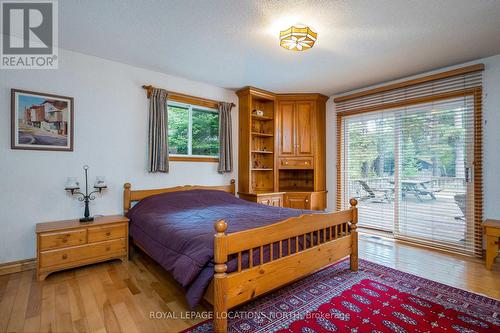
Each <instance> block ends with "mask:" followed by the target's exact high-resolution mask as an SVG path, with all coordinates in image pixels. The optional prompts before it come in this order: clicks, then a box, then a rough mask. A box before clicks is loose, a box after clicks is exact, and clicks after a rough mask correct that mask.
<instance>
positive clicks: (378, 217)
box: [358, 191, 466, 246]
mask: <svg viewBox="0 0 500 333" xmlns="http://www.w3.org/2000/svg"><path fill="white" fill-rule="evenodd" d="M455 194H456V192H455V191H441V192H438V193H436V194H435V195H436V200H433V199H431V198H430V197H429V196H423V201H422V202H420V201H419V200H418V199H417V198H416V197H415V196H413V195H411V194H410V195H408V196H407V197H406V198H404V199H403V200H401V202H400V207H401V213H400V214H401V215H400V223H399V234H401V235H405V236H407V237H418V238H425V239H428V240H430V241H440V242H446V243H451V244H453V245H458V246H461V245H463V244H464V239H465V237H466V224H465V221H464V220H463V219H457V218H456V217H461V216H463V214H462V211H461V210H460V208H459V207H458V205H457V204H456V202H455V200H454V195H455ZM358 208H359V226H360V227H368V228H374V229H380V230H384V231H389V232H393V228H394V227H393V226H394V202H386V201H385V202H384V201H383V200H376V199H369V200H360V201H359V204H358ZM403 222H404V223H403ZM443 231H445V232H443Z"/></svg>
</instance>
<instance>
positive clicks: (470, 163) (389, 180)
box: [336, 67, 482, 256]
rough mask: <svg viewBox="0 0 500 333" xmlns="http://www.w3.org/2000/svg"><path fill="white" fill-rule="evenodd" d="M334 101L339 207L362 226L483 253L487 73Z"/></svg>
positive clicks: (458, 76) (473, 72)
mask: <svg viewBox="0 0 500 333" xmlns="http://www.w3.org/2000/svg"><path fill="white" fill-rule="evenodd" d="M476 69H477V70H471V71H466V72H464V73H460V74H457V75H451V76H448V77H446V76H445V77H443V78H439V79H435V80H430V81H425V80H424V81H422V82H420V83H419V82H417V83H415V84H412V85H408V86H402V87H399V88H396V89H389V90H381V91H379V92H375V93H373V94H369V95H366V96H365V95H361V96H359V97H354V98H350V99H344V100H343V99H340V101H338V100H337V101H336V103H337V104H336V110H337V115H338V119H337V120H338V121H337V124H338V126H339V128H338V132H339V133H338V135H339V137H338V138H339V140H338V144H339V147H338V148H339V155H338V158H339V167H338V171H339V173H338V181H339V185H338V186H339V190H340V191H339V192H338V193H340V194H341V195H340V196H339V197H338V206H339V207H338V208H342V207H347V206H348V200H349V198H351V197H356V198H358V200H359V201H360V204H359V225H360V226H361V227H365V228H372V229H377V230H381V231H387V232H390V233H392V234H393V235H394V237H395V238H399V239H405V240H409V241H413V242H418V243H422V244H426V245H430V246H434V247H439V248H443V249H447V250H452V251H454V252H460V253H465V254H471V255H472V254H473V255H476V256H481V255H482V238H481V237H482V229H481V222H482V169H481V166H482V154H481V152H482V149H481V145H482V139H481V138H482V128H481V82H482V78H481V73H482V72H481V69H482V68H480V67H476Z"/></svg>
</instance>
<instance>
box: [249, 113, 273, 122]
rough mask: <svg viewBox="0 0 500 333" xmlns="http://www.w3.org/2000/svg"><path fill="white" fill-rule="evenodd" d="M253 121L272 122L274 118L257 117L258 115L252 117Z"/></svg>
mask: <svg viewBox="0 0 500 333" xmlns="http://www.w3.org/2000/svg"><path fill="white" fill-rule="evenodd" d="M252 119H255V120H261V121H271V120H274V118H271V117H266V116H256V115H254V114H253V115H252Z"/></svg>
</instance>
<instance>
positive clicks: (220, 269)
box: [213, 220, 227, 333]
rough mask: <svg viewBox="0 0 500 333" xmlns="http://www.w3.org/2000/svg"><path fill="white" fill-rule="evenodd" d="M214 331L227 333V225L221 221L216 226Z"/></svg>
mask: <svg viewBox="0 0 500 333" xmlns="http://www.w3.org/2000/svg"><path fill="white" fill-rule="evenodd" d="M214 227H215V231H216V232H217V233H216V234H215V238H214V261H215V266H214V271H215V274H214V300H213V306H214V313H213V316H214V317H213V319H214V330H215V332H216V333H226V332H227V303H226V301H227V291H226V282H227V279H226V276H227V274H226V271H227V265H226V262H227V239H226V230H227V223H226V222H224V220H219V221H217V222H215V224H214Z"/></svg>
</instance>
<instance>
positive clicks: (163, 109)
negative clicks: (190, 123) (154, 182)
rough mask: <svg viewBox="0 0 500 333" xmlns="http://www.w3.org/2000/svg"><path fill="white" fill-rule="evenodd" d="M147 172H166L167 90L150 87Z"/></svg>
mask: <svg viewBox="0 0 500 333" xmlns="http://www.w3.org/2000/svg"><path fill="white" fill-rule="evenodd" d="M148 159H149V160H148V164H149V172H152V173H155V172H165V173H167V172H168V111H167V91H166V90H164V89H156V88H154V89H152V91H151V96H150V97H149V158H148Z"/></svg>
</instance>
